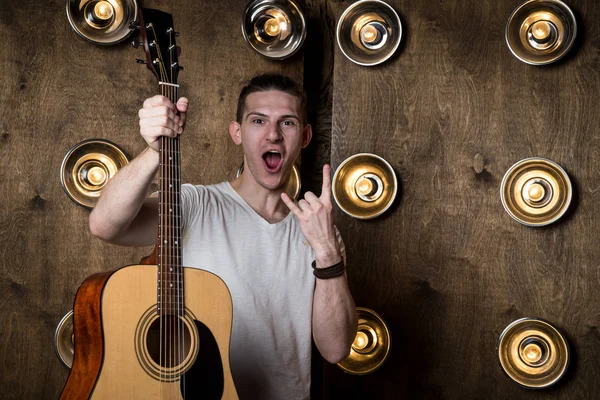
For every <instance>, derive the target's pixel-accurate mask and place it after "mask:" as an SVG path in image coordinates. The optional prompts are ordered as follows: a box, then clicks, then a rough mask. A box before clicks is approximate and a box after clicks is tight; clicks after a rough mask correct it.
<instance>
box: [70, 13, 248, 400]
mask: <svg viewBox="0 0 600 400" xmlns="http://www.w3.org/2000/svg"><path fill="white" fill-rule="evenodd" d="M140 31H141V34H142V37H143V39H144V49H145V51H146V57H147V65H148V68H149V69H150V70H151V71H152V72H153V73H154V75H155V76H156V78H157V79H158V82H159V87H160V93H161V94H162V95H164V96H166V97H168V98H169V99H170V100H171V101H172V102H173V103H176V102H177V98H178V97H177V90H178V87H179V86H178V84H177V78H178V72H179V70H180V67H179V65H178V59H177V56H178V54H177V47H176V44H175V36H176V34H175V31H174V29H173V20H172V17H171V15H170V14H167V13H164V12H162V11H158V10H151V9H142V10H141V14H140ZM160 141H161V145H160V146H161V147H160V168H159V169H160V194H159V196H160V206H159V234H158V239H157V245H156V247H155V251H154V254H153V255H152V256H149V257H147V258H146V259H145V260H142V263H148V262H150V263H152V264H155V265H145V264H142V265H130V266H127V267H123V268H119V269H116V270H112V271H107V272H102V273H99V274H96V275H92V276H90V277H89V278H87V279H86V280H85V281H84V282H83V283H82V284H81V286H80V288H79V289H78V291H77V294H76V297H75V304H74V308H73V312H74V318H73V330H74V338H75V339H74V340H75V355H74V360H73V366H72V368H71V372H70V375H69V378H68V379H67V382H66V384H65V387H64V389H63V392H62V395H61V399H63V400H67V399H86V398H92V399H111V400H114V399H162V398H165V399H166V398H168V399H198V398H202V399H221V398H223V399H237V393H236V390H235V386H234V383H233V379H232V377H231V371H230V367H229V342H230V335H231V318H232V310H233V309H232V302H231V295H230V293H229V290H228V289H227V286H226V285H225V283H224V282H223V281H222V280H221V279H220V278H219V277H217V276H216V275H214V274H212V273H209V272H207V271H203V270H199V269H194V268H187V267H182V263H181V254H182V252H181V240H182V237H181V208H180V201H181V199H180V197H181V196H180V188H181V183H180V145H179V138H165V137H162V138H161V139H160Z"/></svg>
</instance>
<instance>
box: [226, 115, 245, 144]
mask: <svg viewBox="0 0 600 400" xmlns="http://www.w3.org/2000/svg"><path fill="white" fill-rule="evenodd" d="M229 135H230V136H231V139H233V143H235V144H237V145H240V144H242V127H241V126H240V124H239V123H238V122H237V121H231V122H230V123H229Z"/></svg>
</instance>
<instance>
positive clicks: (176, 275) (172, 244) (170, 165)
mask: <svg viewBox="0 0 600 400" xmlns="http://www.w3.org/2000/svg"><path fill="white" fill-rule="evenodd" d="M177 89H178V86H176V85H172V84H163V83H161V84H160V92H161V94H162V95H163V96H165V97H167V98H169V99H170V100H171V101H172V102H173V104H175V103H176V102H177V99H178V97H177ZM159 170H160V178H159V179H160V206H159V230H158V235H159V236H158V293H157V304H158V312H159V313H160V315H178V316H183V315H184V303H183V267H182V263H181V181H180V176H181V175H180V170H181V162H180V153H179V137H176V138H169V137H164V136H163V137H161V138H160V166H159Z"/></svg>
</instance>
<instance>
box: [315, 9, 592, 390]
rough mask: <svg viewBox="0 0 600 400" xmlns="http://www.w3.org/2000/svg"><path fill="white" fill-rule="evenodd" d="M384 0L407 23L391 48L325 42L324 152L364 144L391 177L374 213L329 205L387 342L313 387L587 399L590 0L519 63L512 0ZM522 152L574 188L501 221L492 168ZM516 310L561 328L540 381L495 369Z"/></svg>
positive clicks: (341, 152) (340, 153) (337, 156)
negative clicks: (551, 370) (535, 387)
mask: <svg viewBox="0 0 600 400" xmlns="http://www.w3.org/2000/svg"><path fill="white" fill-rule="evenodd" d="M350 3H351V2H346V1H344V2H342V3H339V4H336V7H335V10H334V13H335V15H336V16H339V15H340V14H341V12H342V11H343V9H345V7H346V6H348V5H349V4H350ZM389 3H390V4H392V5H393V6H394V8H395V9H396V10H397V11H398V13H399V14H400V16H401V19H402V21H403V24H404V25H403V26H404V28H405V34H406V35H405V41H404V44H403V48H402V49H401V51H400V53H399V54H398V55H397V57H396V58H395V59H393V60H391V62H388V63H386V64H383V65H381V66H379V67H374V68H364V67H360V66H357V65H355V64H353V63H351V62H349V61H348V60H346V59H345V58H344V56H343V54H342V53H341V52H340V51H339V50H338V51H336V53H335V68H334V80H333V114H332V115H333V126H332V142H331V149H332V150H331V159H332V162H333V164H334V165H337V164H339V163H340V162H341V161H343V160H344V159H345V158H346V157H348V156H350V155H352V154H354V153H358V152H372V153H375V154H378V155H380V156H382V157H384V158H385V159H386V160H388V161H389V162H390V163H391V165H392V166H393V167H394V169H395V170H396V172H397V175H398V178H399V180H400V181H401V186H402V187H401V192H400V198H399V201H398V204H397V206H396V208H395V209H394V210H392V211H391V212H389V213H387V214H386V215H385V216H383V217H382V218H380V219H377V220H373V221H358V220H354V219H351V218H350V217H348V216H345V215H342V213H341V212H338V215H337V216H338V221H339V222H338V225H339V227H340V230H341V232H342V235H343V236H344V238H345V241H346V245H347V248H348V258H349V260H351V261H350V265H351V266H350V268H349V269H350V270H349V273H348V274H349V278H350V282H351V289H352V291H353V293H354V296H355V300H356V303H357V305H361V306H365V307H369V308H372V309H374V310H375V311H377V312H379V313H380V314H381V315H382V316H383V318H384V319H385V320H386V321H387V322H388V323H389V324H390V328H391V331H392V337H393V342H392V343H393V344H392V346H393V348H392V353H391V356H390V358H389V359H388V362H387V364H385V365H384V366H383V368H382V369H381V370H379V371H377V372H375V373H374V374H372V375H370V376H364V377H358V378H357V377H352V376H347V375H344V374H343V373H341V372H340V371H339V370H337V369H335V368H327V369H326V376H327V379H326V380H325V381H324V385H325V393H326V397H328V398H344V397H348V398H386V399H387V398H411V399H412V398H415V399H418V398H432V399H434V398H435V399H438V398H451V399H491V398H494V399H516V398H548V399H550V398H556V399H558V398H561V399H565V398H573V399H574V398H597V397H598V396H599V395H600V385H599V382H598V379H597V376H598V373H599V367H600V363H599V361H598V360H599V358H600V342H599V338H600V336H599V335H598V324H599V323H600V319H599V318H600V313H599V310H600V306H599V305H598V301H599V300H600V297H599V294H598V289H599V284H600V281H599V278H598V277H599V276H598V271H597V269H598V266H599V264H598V260H599V259H600V248H599V247H598V246H597V243H596V239H597V237H598V227H599V226H600V216H599V215H600V202H599V201H598V200H599V193H598V190H597V189H598V181H599V178H600V170H599V169H598V162H599V160H598V155H599V154H600V153H599V150H600V147H599V145H600V142H599V140H598V138H599V136H598V135H599V131H598V124H597V119H598V111H599V103H598V102H597V100H596V96H597V93H598V92H599V90H600V76H599V75H598V67H599V62H600V59H599V58H598V56H599V51H598V49H599V47H598V46H599V45H600V42H599V38H600V25H599V24H598V18H599V17H600V6H599V5H598V3H597V2H594V1H585V0H569V1H568V4H569V5H570V6H571V8H572V9H573V10H574V11H575V12H576V14H577V16H578V22H579V28H580V31H579V40H578V43H577V46H576V48H575V49H574V50H573V51H572V52H571V54H569V56H568V57H567V59H565V60H563V61H562V62H560V63H558V64H556V65H552V66H546V67H533V66H529V65H526V64H524V63H522V62H520V61H519V60H517V59H516V58H515V57H513V56H512V54H511V53H510V52H509V50H508V48H507V46H506V44H505V41H504V29H505V24H506V21H507V19H508V16H509V15H510V13H511V11H512V10H513V9H514V8H515V7H516V6H517V5H519V4H520V1H519V0H510V1H487V0H483V1H480V0H477V1H475V0H465V1H460V2H459V1H400V0H397V1H390V2H389ZM532 156H539V157H546V158H550V159H552V160H554V161H556V162H557V163H559V164H560V165H562V166H563V167H564V168H565V169H566V170H567V172H568V173H569V175H570V176H571V179H572V181H573V183H574V189H575V191H576V197H575V201H574V202H573V204H572V213H571V215H570V216H569V217H568V218H565V219H564V220H563V221H561V222H559V223H557V224H554V225H552V226H549V227H547V228H538V229H534V228H528V227H525V226H522V225H519V224H518V223H516V222H514V221H513V220H512V219H511V218H510V217H509V216H508V215H507V214H506V213H505V212H504V210H503V208H502V205H501V202H500V198H499V186H500V182H501V179H502V176H503V175H504V173H505V172H506V170H507V169H508V168H509V167H510V166H511V165H512V164H513V163H515V162H516V161H518V160H520V159H523V158H526V157H532ZM366 238H368V239H366ZM521 317H541V318H544V319H547V320H548V321H550V322H551V323H553V324H555V326H557V327H558V328H559V329H560V330H562V332H563V333H564V334H565V335H566V336H567V338H568V339H569V341H570V344H571V346H572V347H571V349H572V351H573V353H574V360H573V363H572V365H571V368H570V371H569V375H568V376H567V378H566V379H565V380H564V381H563V382H562V383H561V384H559V385H558V386H557V387H555V388H552V389H550V390H543V391H535V392H534V391H529V390H526V389H522V388H520V387H518V386H517V385H516V384H515V383H513V382H512V381H511V380H509V378H508V377H507V376H505V375H504V374H503V372H502V370H501V368H500V366H499V362H498V358H497V356H496V352H495V346H496V343H497V340H498V337H499V335H500V333H501V332H502V330H503V329H504V328H505V327H506V326H507V325H508V324H509V323H510V322H512V321H513V320H516V319H518V318H521Z"/></svg>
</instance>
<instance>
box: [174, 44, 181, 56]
mask: <svg viewBox="0 0 600 400" xmlns="http://www.w3.org/2000/svg"><path fill="white" fill-rule="evenodd" d="M175 54H177V57H179V56H180V55H181V47H179V46H175Z"/></svg>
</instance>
